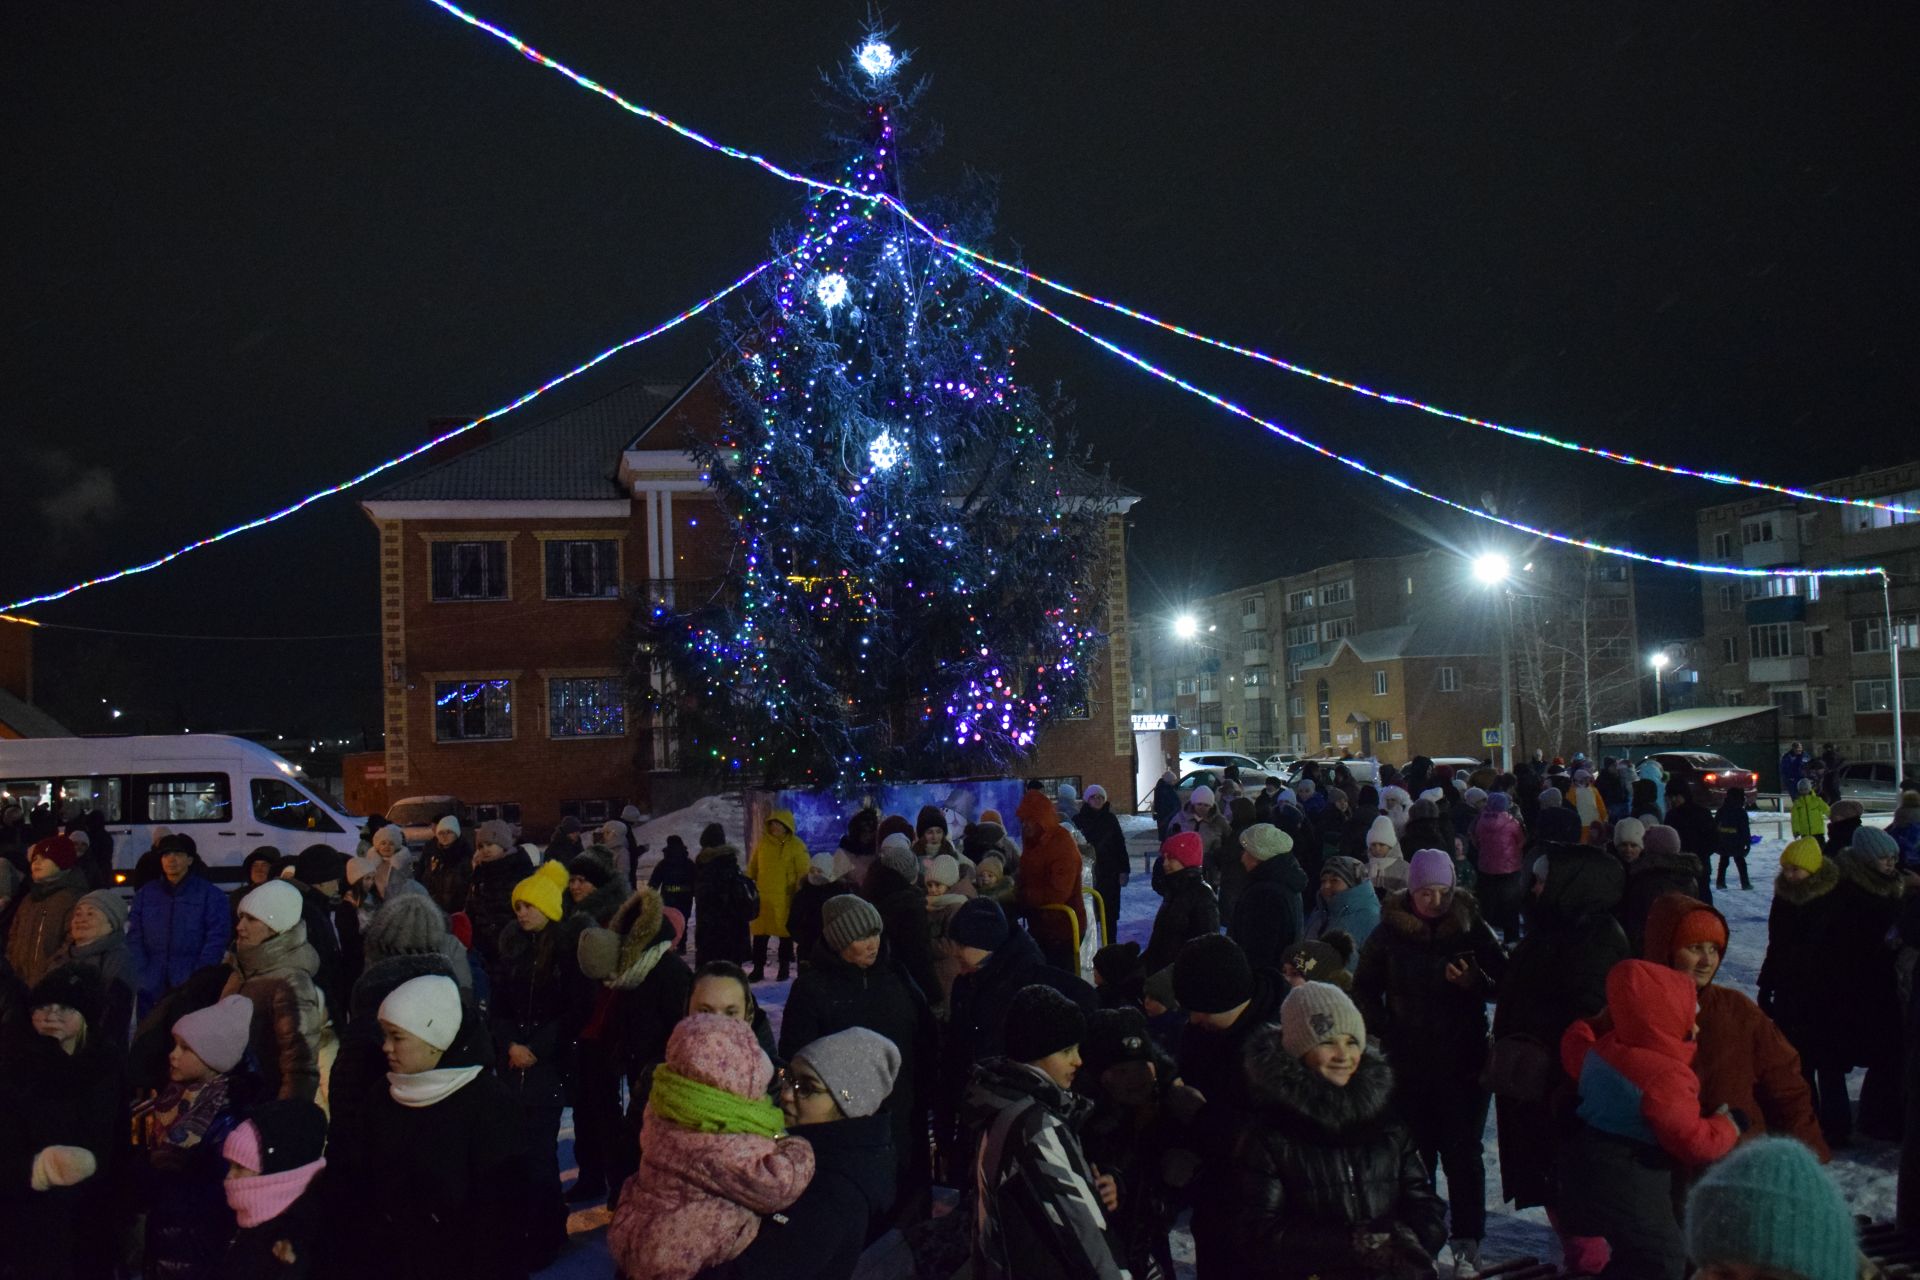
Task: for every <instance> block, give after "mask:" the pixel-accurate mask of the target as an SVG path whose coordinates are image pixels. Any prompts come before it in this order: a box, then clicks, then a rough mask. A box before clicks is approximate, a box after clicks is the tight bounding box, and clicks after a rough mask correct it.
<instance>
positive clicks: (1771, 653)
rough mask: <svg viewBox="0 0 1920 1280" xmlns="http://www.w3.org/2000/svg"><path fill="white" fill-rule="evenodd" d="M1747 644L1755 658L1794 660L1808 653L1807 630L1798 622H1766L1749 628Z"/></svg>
mask: <svg viewBox="0 0 1920 1280" xmlns="http://www.w3.org/2000/svg"><path fill="white" fill-rule="evenodd" d="M1747 644H1748V647H1749V649H1750V651H1751V654H1752V656H1753V657H1755V658H1793V657H1799V656H1800V655H1801V654H1804V653H1805V652H1806V651H1807V635H1806V628H1805V626H1804V625H1803V624H1801V623H1798V622H1766V623H1762V624H1761V625H1759V626H1755V627H1748V628H1747Z"/></svg>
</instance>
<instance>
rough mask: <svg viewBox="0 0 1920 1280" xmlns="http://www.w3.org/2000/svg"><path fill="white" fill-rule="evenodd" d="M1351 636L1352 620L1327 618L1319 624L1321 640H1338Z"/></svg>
mask: <svg viewBox="0 0 1920 1280" xmlns="http://www.w3.org/2000/svg"><path fill="white" fill-rule="evenodd" d="M1352 634H1353V619H1352V618H1329V619H1327V620H1326V621H1325V622H1323V623H1321V624H1320V638H1321V639H1322V640H1340V639H1344V638H1345V637H1347V636H1350V635H1352Z"/></svg>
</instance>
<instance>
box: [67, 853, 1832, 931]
mask: <svg viewBox="0 0 1920 1280" xmlns="http://www.w3.org/2000/svg"><path fill="white" fill-rule="evenodd" d="M1854 843H1855V844H1858V843H1859V841H1858V840H1856V841H1855V842H1854ZM80 902H84V903H86V904H87V905H88V906H90V907H92V908H93V909H94V910H96V911H98V912H99V913H100V914H101V915H103V916H105V917H106V918H107V923H108V924H110V925H112V926H113V927H114V928H115V929H117V930H119V931H120V932H122V933H125V932H126V928H127V900H126V899H125V898H123V897H121V896H120V895H119V894H117V893H115V892H114V891H113V890H111V889H95V890H94V891H93V892H92V893H89V894H87V895H86V896H85V897H83V898H81V899H80ZM74 905H76V906H78V905H79V903H75V904H74Z"/></svg>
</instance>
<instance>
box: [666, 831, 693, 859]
mask: <svg viewBox="0 0 1920 1280" xmlns="http://www.w3.org/2000/svg"><path fill="white" fill-rule="evenodd" d="M661 852H663V853H665V854H667V855H669V856H678V857H682V858H684V857H687V856H688V854H687V842H686V841H685V840H682V839H681V838H680V837H679V836H668V837H667V844H666V848H665V849H663V850H662V851H661Z"/></svg>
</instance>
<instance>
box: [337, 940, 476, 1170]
mask: <svg viewBox="0 0 1920 1280" xmlns="http://www.w3.org/2000/svg"><path fill="white" fill-rule="evenodd" d="M430 976H432V977H441V978H451V977H453V966H452V965H450V964H448V963H447V958H446V957H445V956H443V955H439V954H437V953H425V954H423V953H408V954H405V955H397V956H389V957H387V958H386V959H385V960H379V961H375V962H374V963H373V964H371V965H369V966H367V971H366V972H365V973H363V974H361V975H360V981H358V982H356V983H354V984H353V994H352V995H351V996H350V997H349V998H348V1000H347V1022H346V1025H345V1026H344V1027H336V1028H335V1031H336V1032H337V1033H338V1035H339V1037H340V1049H339V1052H338V1053H336V1054H335V1055H334V1059H333V1072H332V1074H331V1075H329V1076H328V1077H327V1103H328V1108H329V1112H330V1115H329V1121H328V1126H327V1163H328V1165H329V1166H330V1167H332V1168H334V1169H348V1168H353V1167H355V1166H357V1165H358V1164H359V1163H360V1162H361V1154H362V1153H360V1152H359V1151H356V1150H354V1143H355V1141H356V1140H358V1139H360V1138H363V1137H364V1136H365V1134H366V1132H367V1125H366V1117H365V1112H364V1108H365V1107H366V1105H367V1103H368V1102H369V1100H371V1099H372V1098H374V1097H375V1096H377V1094H378V1092H379V1090H380V1088H382V1087H384V1085H385V1084H386V1079H387V1056H386V1054H385V1053H384V1052H382V1050H381V1048H380V1042H381V1038H382V1035H383V1033H382V1032H381V1030H380V1002H381V1001H383V1000H385V999H386V998H387V997H388V996H390V995H392V994H393V992H394V989H395V988H397V987H399V986H401V985H402V984H404V983H408V982H411V981H413V980H414V979H415V978H425V977H430ZM482 1047H483V1048H485V1049H486V1050H487V1056H486V1058H485V1061H487V1062H488V1063H491V1062H492V1042H491V1041H485V1042H483V1044H482Z"/></svg>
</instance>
